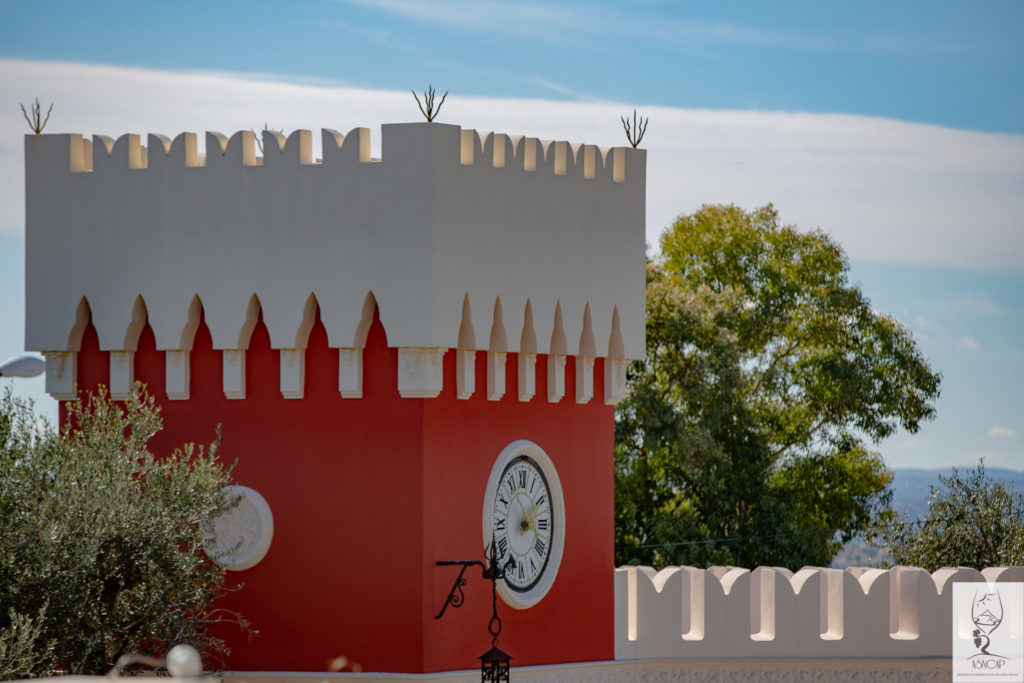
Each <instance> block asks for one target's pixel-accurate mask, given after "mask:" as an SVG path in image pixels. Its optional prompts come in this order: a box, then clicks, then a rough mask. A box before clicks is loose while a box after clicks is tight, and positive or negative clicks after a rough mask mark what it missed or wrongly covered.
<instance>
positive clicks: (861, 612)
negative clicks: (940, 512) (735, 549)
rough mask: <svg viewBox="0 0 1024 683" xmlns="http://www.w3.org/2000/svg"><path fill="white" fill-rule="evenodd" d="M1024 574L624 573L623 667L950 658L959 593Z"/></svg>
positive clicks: (620, 591)
mask: <svg viewBox="0 0 1024 683" xmlns="http://www.w3.org/2000/svg"><path fill="white" fill-rule="evenodd" d="M984 581H988V582H990V583H996V584H998V583H1001V582H1007V583H1009V582H1022V581H1024V567H992V568H987V569H984V570H982V571H978V570H975V569H968V568H964V567H954V568H943V569H939V570H937V571H935V572H933V573H930V574H929V573H928V572H927V571H925V570H923V569H920V568H917V567H902V566H901V567H893V568H892V569H888V570H882V569H864V568H849V569H846V570H837V569H827V568H819V567H804V568H802V569H801V570H800V571H798V572H796V573H793V572H791V571H789V570H788V569H784V568H779V567H758V568H757V569H754V570H753V571H749V570H746V569H742V568H736V567H711V568H709V569H697V568H694V567H667V568H665V569H662V570H661V571H660V572H658V571H655V570H654V569H652V568H650V567H620V568H619V569H617V570H615V614H616V617H615V657H616V659H620V660H622V659H716V658H751V659H759V660H761V659H765V660H767V659H795V658H802V659H811V660H823V659H845V658H857V659H906V658H939V657H942V658H948V657H950V655H951V649H952V631H951V628H952V602H951V601H952V593H953V591H952V585H953V584H954V583H957V582H984Z"/></svg>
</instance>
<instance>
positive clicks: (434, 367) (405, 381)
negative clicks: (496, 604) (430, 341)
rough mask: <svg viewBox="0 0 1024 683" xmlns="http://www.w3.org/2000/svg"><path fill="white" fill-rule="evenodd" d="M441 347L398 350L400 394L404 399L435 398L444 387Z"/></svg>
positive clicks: (442, 349)
mask: <svg viewBox="0 0 1024 683" xmlns="http://www.w3.org/2000/svg"><path fill="white" fill-rule="evenodd" d="M447 350H448V349H445V348H440V347H420V346H414V347H404V348H399V349H398V393H399V394H400V395H401V396H402V398H435V397H437V395H438V394H440V393H441V389H442V388H443V387H444V375H443V373H442V370H443V368H444V352H445V351H447Z"/></svg>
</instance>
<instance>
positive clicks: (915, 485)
mask: <svg viewBox="0 0 1024 683" xmlns="http://www.w3.org/2000/svg"><path fill="white" fill-rule="evenodd" d="M956 469H957V472H958V473H959V474H960V476H961V477H968V476H970V475H971V473H972V472H973V471H974V468H973V467H958V468H956ZM952 473H953V470H952V468H947V469H934V470H918V469H898V470H893V481H892V507H893V509H894V510H896V512H897V513H898V514H900V515H906V516H907V517H909V518H910V519H911V520H913V519H917V518H920V517H925V516H927V515H928V499H929V497H931V487H932V486H935V487H938V486H939V483H940V482H939V476H940V475H941V476H944V477H948V476H949V475H951V474H952ZM985 476H987V477H988V478H989V479H990V480H992V481H996V482H1001V483H1002V484H1003V485H1004V486H1005V487H1006V488H1007V489H1008V490H1015V491H1021V492H1024V471H1019V470H1008V469H1002V468H998V467H986V468H985ZM885 559H886V558H885V557H884V556H882V555H881V554H880V552H879V550H878V549H877V548H873V547H871V546H869V545H866V544H864V543H863V542H862V541H860V540H853V541H850V542H849V543H847V544H846V547H845V548H843V549H842V551H840V553H839V554H838V555H836V556H835V558H834V559H833V560H832V566H833V567H835V568H837V569H842V568H845V567H874V566H879V565H880V564H881V563H882V562H883V561H884V560H885Z"/></svg>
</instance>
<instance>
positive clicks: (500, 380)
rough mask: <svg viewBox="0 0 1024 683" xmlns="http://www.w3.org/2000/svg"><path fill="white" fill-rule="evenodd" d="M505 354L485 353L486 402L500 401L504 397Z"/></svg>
mask: <svg viewBox="0 0 1024 683" xmlns="http://www.w3.org/2000/svg"><path fill="white" fill-rule="evenodd" d="M505 356H506V354H505V352H504V351H488V352H487V400H488V401H500V400H501V397H502V396H504V395H505Z"/></svg>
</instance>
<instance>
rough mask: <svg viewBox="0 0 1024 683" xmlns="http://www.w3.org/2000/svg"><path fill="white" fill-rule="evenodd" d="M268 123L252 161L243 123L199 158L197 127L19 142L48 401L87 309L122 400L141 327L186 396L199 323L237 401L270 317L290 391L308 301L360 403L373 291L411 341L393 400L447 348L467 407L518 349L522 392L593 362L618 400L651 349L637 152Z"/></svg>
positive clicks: (34, 326) (33, 321)
mask: <svg viewBox="0 0 1024 683" xmlns="http://www.w3.org/2000/svg"><path fill="white" fill-rule="evenodd" d="M263 136H264V137H263V143H264V144H263V148H264V150H266V151H265V153H264V155H263V156H259V155H258V154H257V152H256V146H255V138H254V135H253V134H252V133H251V132H249V131H241V132H238V133H235V134H234V135H232V136H231V137H230V138H228V137H225V136H223V135H220V134H218V133H207V134H206V138H205V153H204V152H202V151H200V149H199V138H198V137H197V136H196V135H195V134H193V133H182V134H180V135H178V136H177V137H175V138H174V139H173V140H171V139H169V138H167V137H164V136H161V135H150V136H149V137H148V138H147V139H145V140H143V138H141V137H140V136H138V135H123V136H121V137H120V138H118V139H117V140H113V139H111V138H107V137H104V136H95V137H94V138H93V139H92V140H89V139H87V138H84V137H82V136H81V135H77V134H60V135H31V136H26V138H25V155H26V261H27V263H26V289H27V292H26V297H27V306H26V309H27V315H26V348H28V349H30V350H37V351H42V352H45V353H46V354H47V357H48V358H49V359H51V360H52V362H53V363H54V369H53V371H52V372H50V376H51V378H52V381H51V385H52V386H53V388H54V391H55V392H56V393H60V394H61V395H67V394H68V393H69V392H70V391H71V390H70V386H73V383H74V369H75V362H74V358H73V357H70V356H63V355H58V354H73V353H74V352H76V351H77V350H78V347H77V343H78V341H77V339H80V335H81V331H80V330H78V332H77V335H78V336H77V337H76V329H77V327H76V326H79V325H80V324H81V320H82V310H83V307H84V309H85V311H86V320H87V321H91V323H92V324H93V325H94V326H95V328H96V331H97V334H98V337H99V344H100V348H101V349H102V350H105V351H110V352H112V353H111V383H112V385H113V384H115V383H116V384H117V387H116V391H117V392H118V393H123V392H121V390H122V389H125V388H130V386H131V384H132V379H133V375H132V373H133V363H132V355H133V353H134V351H135V346H136V344H137V341H138V334H139V332H140V331H141V329H142V327H143V326H144V325H145V324H146V323H147V322H148V324H149V325H150V326H151V328H152V330H153V333H154V336H155V339H156V347H157V349H159V350H163V351H166V352H167V356H166V366H167V387H168V394H169V396H170V397H171V398H174V399H178V400H181V399H187V398H188V396H189V381H190V378H189V376H188V362H187V359H188V353H189V352H190V350H191V343H192V337H193V336H194V334H195V330H196V328H197V326H198V321H199V315H200V314H202V315H204V316H205V321H206V325H207V327H208V328H209V330H210V334H211V337H212V339H213V347H214V348H215V349H218V350H221V351H223V352H224V391H225V394H227V395H229V396H231V397H235V398H243V397H244V395H245V386H244V382H245V351H246V349H247V347H248V340H249V336H250V335H251V332H252V328H253V327H254V325H255V324H256V318H255V315H257V314H260V315H262V320H263V322H264V323H265V324H266V326H267V330H268V332H269V335H270V340H271V346H272V347H273V348H275V349H278V350H280V351H281V387H280V390H281V392H282V394H283V395H285V396H287V397H290V398H300V397H302V396H303V395H304V394H303V392H304V387H303V368H304V356H305V347H306V342H307V340H308V335H309V328H310V327H311V325H312V324H313V320H312V317H311V316H312V313H313V312H315V311H317V310H319V316H320V320H321V321H322V322H323V325H324V327H325V329H326V331H327V337H328V344H329V345H330V346H331V347H334V348H338V349H339V350H340V351H339V355H340V357H341V364H340V370H339V377H338V386H339V392H340V393H341V395H342V396H346V397H353V398H354V397H358V396H361V394H362V367H361V363H362V354H361V350H362V348H363V347H364V345H365V339H366V328H367V325H368V323H367V313H366V306H367V302H370V303H371V309H370V311H371V320H372V310H373V306H376V307H378V309H379V315H380V318H381V322H382V324H383V325H384V328H385V330H386V333H387V337H388V343H389V345H390V346H392V347H397V348H399V349H400V350H402V351H400V360H399V377H400V380H399V382H400V384H401V385H402V390H401V391H402V395H405V396H415V397H428V396H431V395H437V393H439V391H440V386H439V385H438V384H437V380H436V377H435V372H434V371H435V369H436V363H437V360H438V358H440V357H443V356H444V354H445V353H446V352H447V351H448V350H453V352H454V353H455V354H456V368H457V370H458V380H457V383H458V387H456V392H457V395H458V396H459V398H468V397H469V396H472V395H473V394H475V393H477V392H486V396H487V398H488V399H490V400H498V399H500V398H501V397H502V396H504V395H505V393H506V376H505V375H506V367H505V358H506V354H508V353H516V354H519V356H518V357H519V362H518V366H517V367H512V368H509V369H508V371H509V372H516V373H517V375H518V377H517V379H518V382H517V386H518V399H519V400H532V399H533V396H534V394H535V393H536V378H535V376H534V368H535V361H536V356H537V355H545V354H547V355H548V356H549V362H548V363H547V372H548V377H547V380H548V381H547V386H548V391H547V396H544V397H540V398H541V399H542V400H548V401H560V400H562V399H563V397H566V394H568V397H566V399H565V400H570V401H573V400H574V401H576V402H578V403H586V402H588V401H589V400H590V399H591V398H592V397H593V395H594V389H593V381H594V378H593V376H592V375H593V372H594V367H595V364H594V360H595V359H597V358H602V359H605V361H606V362H605V365H604V368H605V371H604V377H603V378H598V379H599V381H601V380H603V382H604V385H605V392H604V394H605V397H606V401H608V402H609V403H614V402H616V401H617V400H619V399H621V397H622V395H623V394H622V389H623V382H624V376H625V370H624V368H625V365H626V363H627V362H628V360H629V359H636V358H641V357H643V355H644V292H645V286H644V284H645V283H644V267H643V264H644V244H645V241H644V211H645V207H644V203H645V182H646V179H645V174H646V156H645V152H644V151H643V150H634V149H627V148H614V149H598V148H597V147H594V146H592V145H571V144H569V143H567V142H561V141H556V142H549V141H542V140H537V139H534V138H526V137H511V136H507V135H503V134H491V133H478V132H477V131H473V130H462V129H461V128H459V127H458V126H452V125H446V124H437V123H430V124H428V123H410V124H387V125H384V126H383V127H382V141H381V148H382V155H381V158H380V159H373V158H371V156H370V137H369V136H370V132H369V130H368V129H365V128H357V129H354V130H352V131H350V132H349V133H348V134H347V135H341V134H339V133H337V132H336V131H333V130H328V129H325V130H323V131H322V138H323V155H322V156H323V158H322V159H314V158H313V151H312V150H313V148H312V133H311V132H310V131H306V130H299V131H295V132H293V133H292V134H291V135H289V136H288V137H287V138H285V137H284V136H281V135H278V134H276V133H274V132H272V131H265V132H264V134H263ZM144 141H145V142H146V144H145V145H143V142H144ZM475 351H479V352H485V353H486V355H485V356H481V358H480V360H479V361H478V360H477V356H476V354H475V353H471V352H475ZM568 356H574V357H575V367H576V368H577V369H578V371H581V372H578V376H577V380H576V384H575V386H574V387H566V386H565V384H566V374H565V371H566V360H567V358H568ZM477 362H481V363H483V362H486V366H487V386H486V387H483V386H477V384H478V383H477V382H476V374H475V368H476V363H477ZM514 365H515V364H514ZM69 373H70V374H69ZM69 378H70V384H69V383H68V381H69ZM619 380H622V381H621V382H620V381H619ZM65 385H67V386H65ZM112 390H114V387H112ZM55 395H56V394H55Z"/></svg>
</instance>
